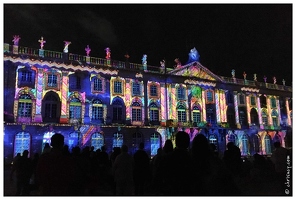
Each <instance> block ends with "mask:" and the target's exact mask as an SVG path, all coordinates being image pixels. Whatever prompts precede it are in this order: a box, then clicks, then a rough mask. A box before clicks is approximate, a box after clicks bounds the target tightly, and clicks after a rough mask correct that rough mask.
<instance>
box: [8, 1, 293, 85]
mask: <svg viewBox="0 0 296 200" xmlns="http://www.w3.org/2000/svg"><path fill="white" fill-rule="evenodd" d="M3 10H4V42H5V43H9V44H13V42H12V40H13V35H19V36H20V37H21V40H20V42H19V45H20V46H25V47H32V48H36V49H38V48H39V47H40V44H39V43H38V40H39V39H40V38H41V36H43V37H44V40H46V44H45V46H44V49H45V50H52V51H58V52H62V51H63V47H64V42H63V41H65V40H67V41H71V42H72V44H71V45H70V46H69V53H75V54H80V55H86V54H85V50H84V49H85V47H86V46H87V45H89V46H90V48H91V53H90V56H92V57H100V58H104V57H105V51H104V49H105V48H106V47H109V48H110V49H111V53H112V54H111V57H112V59H114V60H120V61H124V60H125V58H124V55H125V54H126V53H128V54H129V55H130V59H129V60H130V62H133V63H141V59H142V56H143V54H147V56H148V58H147V61H148V65H154V66H160V64H159V62H160V61H161V60H162V59H165V60H166V66H167V67H173V66H174V65H175V63H174V59H175V58H179V59H180V61H181V63H182V64H186V63H187V61H188V53H189V51H190V49H192V48H193V47H195V48H196V49H197V51H198V52H199V54H200V63H201V64H202V65H203V66H205V67H206V68H208V69H209V70H211V71H212V72H213V73H215V74H217V75H221V76H228V77H231V70H232V69H235V71H236V77H237V78H241V79H242V78H243V75H242V74H243V72H244V71H245V72H246V73H247V79H249V80H253V74H254V73H256V74H257V78H258V81H260V82H263V81H264V80H263V76H264V75H266V77H267V82H269V83H272V82H273V80H272V77H273V76H275V77H276V78H277V83H278V84H282V79H285V80H286V85H291V84H292V83H291V82H292V4H219V5H218V4H121V5H119V4H71V5H70V4H26V5H24V4H23V5H20V4H4V9H3Z"/></svg>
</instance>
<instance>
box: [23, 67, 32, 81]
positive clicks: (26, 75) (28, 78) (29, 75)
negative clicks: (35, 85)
mask: <svg viewBox="0 0 296 200" xmlns="http://www.w3.org/2000/svg"><path fill="white" fill-rule="evenodd" d="M21 82H27V83H31V82H32V72H31V71H29V70H23V71H21Z"/></svg>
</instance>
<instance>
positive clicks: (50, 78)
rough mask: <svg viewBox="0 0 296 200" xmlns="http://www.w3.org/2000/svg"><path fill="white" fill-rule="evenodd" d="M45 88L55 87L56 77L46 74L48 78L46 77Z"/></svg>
mask: <svg viewBox="0 0 296 200" xmlns="http://www.w3.org/2000/svg"><path fill="white" fill-rule="evenodd" d="M47 86H48V87H57V75H55V74H48V76H47Z"/></svg>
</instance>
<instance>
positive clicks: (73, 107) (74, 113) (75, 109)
mask: <svg viewBox="0 0 296 200" xmlns="http://www.w3.org/2000/svg"><path fill="white" fill-rule="evenodd" d="M81 110H82V108H81V102H80V100H79V99H77V98H74V99H72V100H71V102H70V107H69V117H70V119H81Z"/></svg>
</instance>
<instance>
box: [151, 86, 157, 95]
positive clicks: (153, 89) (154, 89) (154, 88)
mask: <svg viewBox="0 0 296 200" xmlns="http://www.w3.org/2000/svg"><path fill="white" fill-rule="evenodd" d="M150 96H154V97H155V96H157V86H156V85H151V86H150Z"/></svg>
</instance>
